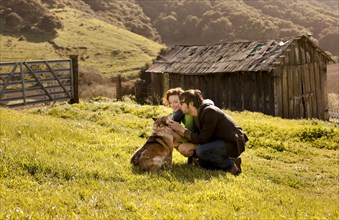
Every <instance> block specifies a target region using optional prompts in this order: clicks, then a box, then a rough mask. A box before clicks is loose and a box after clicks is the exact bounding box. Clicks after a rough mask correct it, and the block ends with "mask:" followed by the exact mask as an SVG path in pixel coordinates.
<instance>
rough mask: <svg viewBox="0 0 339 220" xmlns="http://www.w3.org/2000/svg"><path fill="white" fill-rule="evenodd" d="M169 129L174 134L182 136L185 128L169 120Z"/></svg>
mask: <svg viewBox="0 0 339 220" xmlns="http://www.w3.org/2000/svg"><path fill="white" fill-rule="evenodd" d="M169 127H170V128H172V129H173V131H175V132H176V133H178V134H180V135H181V136H184V132H185V128H184V127H183V126H182V125H181V124H179V123H178V122H176V121H173V120H170V122H169Z"/></svg>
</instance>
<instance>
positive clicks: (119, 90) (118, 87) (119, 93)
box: [116, 74, 122, 101]
mask: <svg viewBox="0 0 339 220" xmlns="http://www.w3.org/2000/svg"><path fill="white" fill-rule="evenodd" d="M116 97H117V100H118V101H121V100H122V85H121V75H120V74H119V75H118V79H117V83H116Z"/></svg>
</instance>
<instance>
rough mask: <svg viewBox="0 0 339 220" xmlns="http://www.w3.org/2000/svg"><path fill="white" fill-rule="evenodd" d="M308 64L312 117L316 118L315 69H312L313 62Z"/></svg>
mask: <svg viewBox="0 0 339 220" xmlns="http://www.w3.org/2000/svg"><path fill="white" fill-rule="evenodd" d="M308 66H309V80H310V92H311V94H312V95H311V99H310V101H311V105H312V118H317V111H318V109H317V99H316V94H315V85H316V81H315V70H314V64H313V63H310V64H308Z"/></svg>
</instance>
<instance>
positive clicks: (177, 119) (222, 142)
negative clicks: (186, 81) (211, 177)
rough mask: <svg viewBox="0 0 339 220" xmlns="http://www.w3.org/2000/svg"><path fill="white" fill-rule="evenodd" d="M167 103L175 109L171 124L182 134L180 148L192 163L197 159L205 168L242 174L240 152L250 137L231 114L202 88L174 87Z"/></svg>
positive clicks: (179, 134)
mask: <svg viewBox="0 0 339 220" xmlns="http://www.w3.org/2000/svg"><path fill="white" fill-rule="evenodd" d="M163 102H164V104H165V105H167V106H170V107H171V108H172V109H173V111H174V113H173V120H172V121H170V124H169V127H170V128H171V129H172V130H173V131H174V132H175V133H174V132H173V133H174V135H176V136H180V144H179V146H178V147H177V150H178V151H179V152H180V153H181V154H182V155H184V156H185V157H188V158H189V160H188V161H189V162H190V161H192V158H197V163H198V165H199V166H201V167H203V168H206V169H218V170H224V171H227V172H230V173H231V174H233V175H235V176H237V175H239V174H240V173H241V166H240V165H241V158H240V154H241V153H242V152H243V151H244V150H245V143H246V141H248V138H247V136H246V135H245V134H244V133H243V132H242V130H241V128H240V127H239V126H238V125H237V123H236V122H235V121H234V120H233V119H232V118H231V117H230V116H228V115H227V114H225V113H224V112H223V111H222V110H221V109H219V108H218V107H216V106H215V105H214V103H213V102H212V101H211V100H209V99H204V98H203V96H202V94H201V92H200V90H198V89H190V90H186V91H184V90H182V89H181V88H173V89H170V90H168V91H167V92H166V94H165V96H164V98H163ZM181 122H182V123H183V124H184V126H182V125H181Z"/></svg>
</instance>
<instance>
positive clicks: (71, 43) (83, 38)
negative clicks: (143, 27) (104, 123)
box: [0, 7, 164, 76]
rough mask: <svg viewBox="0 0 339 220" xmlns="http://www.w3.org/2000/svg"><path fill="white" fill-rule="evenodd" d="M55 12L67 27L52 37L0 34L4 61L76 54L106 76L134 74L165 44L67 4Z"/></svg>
mask: <svg viewBox="0 0 339 220" xmlns="http://www.w3.org/2000/svg"><path fill="white" fill-rule="evenodd" d="M54 12H55V14H56V16H58V17H59V18H60V19H61V21H62V23H63V26H64V28H63V29H62V30H59V31H58V33H57V35H56V37H55V38H53V39H41V40H39V36H32V37H30V38H32V39H35V40H32V41H19V40H18V37H13V36H5V35H1V40H0V48H1V62H10V61H12V62H14V61H25V60H28V61H30V60H46V59H63V58H68V56H69V55H71V54H76V55H78V56H79V66H80V68H81V69H84V70H86V69H92V70H96V71H98V72H100V73H101V74H103V75H105V76H116V75H118V74H122V75H123V76H135V75H136V74H137V73H138V72H139V70H140V68H141V67H143V66H144V65H145V63H151V62H152V60H153V59H155V57H156V56H157V54H158V52H159V51H160V49H161V48H163V47H164V45H161V44H158V43H155V42H154V41H151V40H149V39H147V38H144V37H142V36H140V35H137V34H134V33H132V32H129V31H127V30H124V29H122V28H118V27H116V26H113V25H110V24H108V23H106V22H103V21H101V20H98V19H95V18H93V17H92V16H91V15H89V14H86V13H84V12H80V11H77V10H74V9H70V8H67V7H66V8H64V9H55V10H54ZM46 40H50V41H53V42H54V43H55V44H56V45H57V47H58V48H54V47H53V45H52V44H50V43H48V42H47V41H46Z"/></svg>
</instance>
